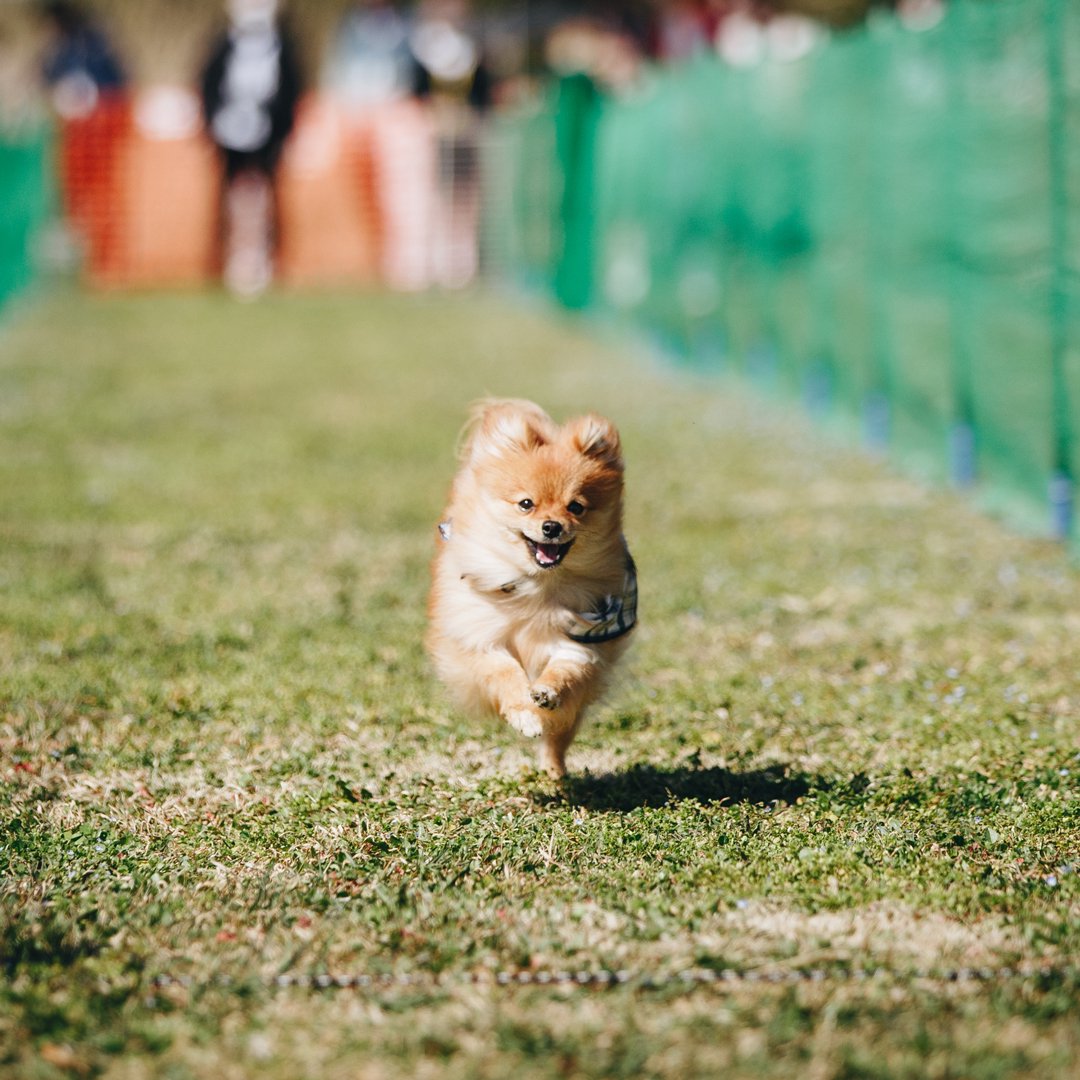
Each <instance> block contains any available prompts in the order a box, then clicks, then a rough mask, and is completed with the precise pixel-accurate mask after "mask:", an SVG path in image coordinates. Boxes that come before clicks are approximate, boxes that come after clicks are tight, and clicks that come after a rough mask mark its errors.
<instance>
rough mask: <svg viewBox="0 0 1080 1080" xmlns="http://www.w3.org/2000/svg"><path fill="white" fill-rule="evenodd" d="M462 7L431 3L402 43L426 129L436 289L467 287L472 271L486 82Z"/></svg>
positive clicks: (488, 92) (448, 1)
mask: <svg viewBox="0 0 1080 1080" xmlns="http://www.w3.org/2000/svg"><path fill="white" fill-rule="evenodd" d="M467 11H468V9H467V6H466V5H465V4H463V3H456V2H453V0H442V2H438V3H431V4H429V5H428V7H427V9H426V11H425V12H424V13H423V14H422V15H421V18H420V19H419V21H418V22H417V24H416V26H415V28H414V30H413V33H412V35H411V37H410V46H411V48H412V53H413V56H414V59H415V65H414V85H413V90H414V94H415V97H416V98H417V99H418V100H419V101H422V102H424V103H425V104H426V106H427V108H428V110H429V112H430V115H431V121H432V125H433V128H434V138H435V184H436V198H435V207H434V220H433V222H432V248H431V272H432V275H433V278H434V280H435V282H436V283H437V284H440V285H444V286H446V287H449V288H459V287H461V286H464V285H467V284H468V283H469V282H470V281H471V280H472V279H473V278H474V277H475V276H476V272H477V270H478V269H479V237H478V232H479V219H480V194H481V192H480V164H481V163H480V154H481V139H482V123H483V118H484V116H485V114H486V113H487V112H488V110H489V108H490V107H491V103H492V80H491V76H490V73H489V72H488V69H487V66H486V65H485V63H484V59H483V56H482V53H481V50H480V47H479V45H478V44H477V42H476V41H475V40H474V39H473V38H472V36H471V35H470V34H469V33H468V31H467V29H466V27H465V25H464V23H465V17H466V15H467Z"/></svg>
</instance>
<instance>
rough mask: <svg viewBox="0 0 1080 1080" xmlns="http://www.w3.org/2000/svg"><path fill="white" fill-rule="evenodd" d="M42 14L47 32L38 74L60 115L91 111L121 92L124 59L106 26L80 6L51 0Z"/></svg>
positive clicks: (65, 0)
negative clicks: (101, 102) (96, 21)
mask: <svg viewBox="0 0 1080 1080" xmlns="http://www.w3.org/2000/svg"><path fill="white" fill-rule="evenodd" d="M41 15H42V19H43V20H44V22H45V25H46V28H47V30H48V34H49V38H48V41H47V43H46V45H45V51H44V55H43V58H42V64H41V74H42V78H43V79H44V81H45V85H46V86H47V87H48V88H49V91H50V95H51V97H52V103H53V107H54V108H55V109H56V112H57V113H58V115H60V116H61V117H63V118H65V119H76V118H81V117H85V116H89V115H90V113H92V112H93V111H94V109H95V108H97V106H98V103H99V102H100V100H101V98H102V97H103V96H109V95H118V94H120V93H122V92H123V90H124V88H125V85H126V83H127V77H126V75H125V74H124V68H123V65H122V64H121V63H120V60H119V57H118V56H117V54H116V51H115V49H114V48H113V46H112V44H111V43H110V41H109V39H108V37H107V36H106V34H105V32H104V30H103V29H102V28H101V27H100V26H99V25H97V24H96V23H95V22H94V21H93V20H92V19H91V18H90V16H89V15H88V14H87V13H86V12H85V11H84V10H83V9H82V8H80V7H79V6H78V5H77V4H75V3H71V2H70V0H50V2H49V3H46V4H44V5H43V6H42V8H41Z"/></svg>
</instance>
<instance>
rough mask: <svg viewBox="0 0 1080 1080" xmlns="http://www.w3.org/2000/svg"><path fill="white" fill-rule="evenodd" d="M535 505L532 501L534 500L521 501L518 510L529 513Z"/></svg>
mask: <svg viewBox="0 0 1080 1080" xmlns="http://www.w3.org/2000/svg"><path fill="white" fill-rule="evenodd" d="M534 505H535V503H534V502H533V501H532V499H521V500H520V501H519V502H518V509H519V510H523V511H524V512H525V513H528V512H529V511H530V510H531V509H532V508H533V506H534Z"/></svg>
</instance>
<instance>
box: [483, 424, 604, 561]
mask: <svg viewBox="0 0 1080 1080" xmlns="http://www.w3.org/2000/svg"><path fill="white" fill-rule="evenodd" d="M533 408H535V407H533ZM469 468H471V470H472V474H473V477H474V479H475V481H476V490H477V492H478V493H479V496H480V498H481V499H482V501H483V509H484V511H485V513H486V514H487V515H488V516H489V517H490V518H491V519H493V521H494V523H495V525H496V527H497V531H498V533H499V535H500V537H502V539H503V540H504V541H505V543H506V545H507V547H508V550H509V551H510V552H512V556H511V557H512V558H513V561H514V562H515V563H516V564H518V565H519V566H520V567H521V569H522V572H524V573H529V574H544V573H553V572H556V571H557V570H558V568H559V567H560V566H563V565H564V563H567V564H568V565H571V566H573V567H575V568H577V569H578V570H583V569H588V567H589V561H590V557H591V556H592V555H593V554H600V552H599V550H598V549H600V548H602V549H603V553H604V554H605V555H606V554H607V553H608V552H609V550H610V542H611V539H612V537H613V536H618V535H619V534H620V532H621V528H622V486H623V463H622V454H621V450H620V445H619V436H618V433H617V432H616V430H615V428H614V426H613V425H612V424H611V423H610V421H608V420H605V419H604V418H603V417H600V416H596V415H589V416H583V417H581V418H579V419H577V420H572V421H570V422H569V423H568V424H566V425H564V426H563V427H559V426H557V425H556V424H555V423H554V422H553V421H552V420H551V419H550V418H549V417H547V416H546V414H544V413H542V412H540V411H539V410H538V409H536V411H533V410H532V409H529V408H527V407H520V406H517V405H515V404H509V403H504V404H499V405H498V406H496V407H494V408H492V409H490V410H488V411H487V412H485V413H484V414H483V416H482V418H481V421H480V424H479V427H478V429H477V431H476V433H475V435H474V437H473V439H472V442H471V444H470V447H469ZM515 549H516V550H515ZM567 561H569V562H567Z"/></svg>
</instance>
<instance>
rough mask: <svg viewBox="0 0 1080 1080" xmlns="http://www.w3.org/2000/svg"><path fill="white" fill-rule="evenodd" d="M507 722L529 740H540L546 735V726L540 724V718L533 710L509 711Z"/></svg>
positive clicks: (507, 711)
mask: <svg viewBox="0 0 1080 1080" xmlns="http://www.w3.org/2000/svg"><path fill="white" fill-rule="evenodd" d="M506 721H507V723H508V724H509V725H510V726H511V727H512V728H514V729H515V730H516V731H520V732H521V734H522V735H524V736H526V738H529V739H536V738H539V736H541V735H543V733H544V725H543V724H541V723H540V717H539V716H537V715H536V713H534V712H533V711H532V710H531V709H507V710H506Z"/></svg>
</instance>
